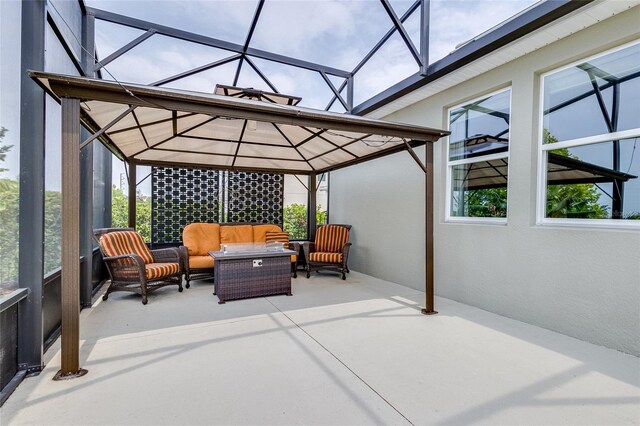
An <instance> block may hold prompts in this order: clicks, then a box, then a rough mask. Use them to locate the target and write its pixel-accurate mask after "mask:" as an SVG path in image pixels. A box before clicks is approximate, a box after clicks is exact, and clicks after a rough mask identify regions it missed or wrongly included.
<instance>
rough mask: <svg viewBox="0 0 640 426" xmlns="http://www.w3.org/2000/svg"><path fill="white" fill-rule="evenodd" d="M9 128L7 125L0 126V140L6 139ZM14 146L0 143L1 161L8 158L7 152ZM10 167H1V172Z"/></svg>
mask: <svg viewBox="0 0 640 426" xmlns="http://www.w3.org/2000/svg"><path fill="white" fill-rule="evenodd" d="M7 132H8V130H7V129H6V128H5V127H0V142H2V140H3V139H4V135H5V134H7ZM11 148H13V145H2V144H0V162H3V161H5V160H6V158H7V152H9V151H10V150H11ZM7 170H9V169H5V168H2V167H0V173H2V172H6V171H7Z"/></svg>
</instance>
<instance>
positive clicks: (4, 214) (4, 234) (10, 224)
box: [0, 179, 20, 294]
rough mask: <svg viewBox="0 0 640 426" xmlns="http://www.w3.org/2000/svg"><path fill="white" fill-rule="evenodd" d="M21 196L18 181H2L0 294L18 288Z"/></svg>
mask: <svg viewBox="0 0 640 426" xmlns="http://www.w3.org/2000/svg"><path fill="white" fill-rule="evenodd" d="M19 194H20V192H19V188H18V182H17V181H15V180H11V179H0V223H2V226H0V294H2V293H3V292H7V291H10V290H12V289H14V288H17V286H18V283H17V280H18V232H19V226H18V225H19V222H18V211H19V203H20V197H19Z"/></svg>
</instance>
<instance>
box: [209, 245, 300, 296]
mask: <svg viewBox="0 0 640 426" xmlns="http://www.w3.org/2000/svg"><path fill="white" fill-rule="evenodd" d="M292 254H295V252H294V251H292V250H283V251H278V252H265V253H255V252H249V253H223V252H220V251H214V252H210V253H209V255H211V256H213V258H214V259H215V267H214V285H215V293H214V294H215V295H217V296H218V299H219V302H218V303H220V304H222V303H225V302H226V301H227V300H234V299H245V298H249V297H259V296H271V295H275V294H286V295H287V296H291V255H292Z"/></svg>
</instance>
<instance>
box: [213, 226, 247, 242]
mask: <svg viewBox="0 0 640 426" xmlns="http://www.w3.org/2000/svg"><path fill="white" fill-rule="evenodd" d="M252 242H253V226H251V225H227V226H221V227H220V243H221V244H229V243H252Z"/></svg>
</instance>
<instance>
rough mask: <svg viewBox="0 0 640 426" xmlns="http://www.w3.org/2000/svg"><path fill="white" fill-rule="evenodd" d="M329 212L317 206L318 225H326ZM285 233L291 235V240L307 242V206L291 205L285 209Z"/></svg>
mask: <svg viewBox="0 0 640 426" xmlns="http://www.w3.org/2000/svg"><path fill="white" fill-rule="evenodd" d="M326 220H327V212H326V211H322V210H321V209H320V205H318V206H316V223H317V224H318V225H321V224H324V223H326ZM284 231H286V232H288V233H289V239H291V240H305V239H306V238H307V206H305V205H304V204H296V203H293V204H290V205H288V206H286V207H285V208H284Z"/></svg>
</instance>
